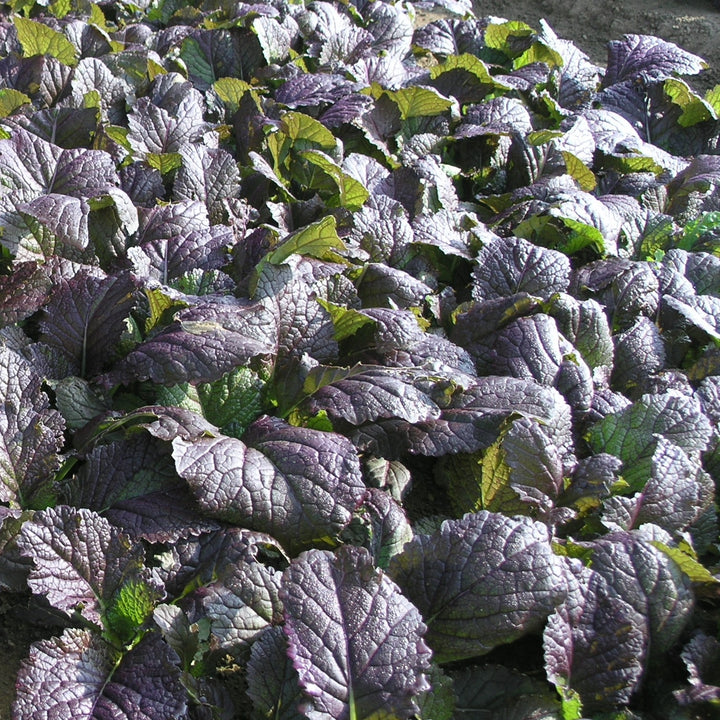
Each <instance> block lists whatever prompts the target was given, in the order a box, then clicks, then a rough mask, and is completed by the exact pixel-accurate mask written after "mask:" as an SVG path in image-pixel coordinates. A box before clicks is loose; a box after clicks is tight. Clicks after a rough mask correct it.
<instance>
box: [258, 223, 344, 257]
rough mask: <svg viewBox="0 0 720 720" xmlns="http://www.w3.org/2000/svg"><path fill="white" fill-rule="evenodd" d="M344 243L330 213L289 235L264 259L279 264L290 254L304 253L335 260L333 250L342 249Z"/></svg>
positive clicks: (309, 255)
mask: <svg viewBox="0 0 720 720" xmlns="http://www.w3.org/2000/svg"><path fill="white" fill-rule="evenodd" d="M344 249H345V243H343V241H342V240H341V239H340V237H339V236H338V234H337V225H336V223H335V218H334V217H333V216H332V215H328V216H327V217H324V218H323V219H322V220H318V221H317V222H314V223H311V224H310V225H307V226H306V227H304V228H303V229H302V230H299V231H298V232H296V233H294V234H292V235H290V236H289V237H288V238H287V240H285V242H283V243H282V245H280V247H279V248H277V249H276V250H274V251H272V252H271V253H269V254H268V255H267V256H266V258H265V259H266V261H267V262H269V263H272V264H273V265H280V264H281V263H283V262H285V260H287V259H288V258H289V257H290V256H291V255H294V254H296V255H304V256H307V257H314V258H317V259H319V260H328V259H332V260H337V259H338V257H337V255H336V254H335V253H334V252H333V250H344Z"/></svg>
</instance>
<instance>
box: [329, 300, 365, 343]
mask: <svg viewBox="0 0 720 720" xmlns="http://www.w3.org/2000/svg"><path fill="white" fill-rule="evenodd" d="M317 301H318V302H319V303H320V305H322V306H323V307H324V308H325V310H327V311H328V313H330V317H331V318H332V321H333V328H334V330H335V339H336V340H337V341H338V342H342V341H343V340H346V339H347V338H349V337H352V336H353V335H354V334H355V333H356V332H357V331H358V330H359V329H360V328H361V327H365V325H368V324H374V323H375V320H373V319H372V318H369V317H368V316H367V315H363V314H362V313H361V312H358V311H357V310H353V309H352V308H346V307H344V306H342V305H336V304H335V303H332V302H330V301H329V300H323V298H318V299H317Z"/></svg>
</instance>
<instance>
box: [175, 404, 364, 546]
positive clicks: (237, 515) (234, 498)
mask: <svg viewBox="0 0 720 720" xmlns="http://www.w3.org/2000/svg"><path fill="white" fill-rule="evenodd" d="M248 434H249V435H247V434H246V437H247V443H246V442H242V441H240V440H236V439H235V438H229V437H224V436H220V437H216V438H200V439H198V440H196V441H195V442H187V441H185V440H181V439H176V440H174V441H173V457H174V458H175V465H176V468H177V471H178V473H179V474H180V476H181V477H182V478H184V479H185V480H187V482H188V483H189V484H190V487H191V489H192V491H193V492H194V493H195V495H196V498H197V501H198V503H199V504H200V506H201V507H202V508H203V509H204V510H205V511H206V512H207V513H209V514H210V515H211V516H213V517H216V518H219V519H223V520H227V521H229V522H232V523H235V524H237V525H240V526H242V527H247V528H251V529H254V530H260V531H262V532H267V533H269V534H270V535H272V536H273V537H276V538H277V539H278V540H280V542H282V543H283V544H287V546H288V547H290V548H294V547H298V546H299V547H302V546H307V545H308V544H311V543H312V542H313V541H316V540H320V539H321V538H325V537H328V536H330V537H332V536H334V535H336V534H337V533H338V532H339V531H340V530H341V529H342V528H343V527H345V525H347V524H348V523H349V522H350V519H351V517H352V513H353V511H354V510H355V508H356V507H357V506H358V505H359V504H360V503H361V502H362V500H363V498H364V495H365V486H364V484H363V482H362V473H361V471H360V461H359V460H358V457H357V453H356V451H355V449H354V447H353V446H352V444H351V443H350V441H349V440H347V439H346V438H344V437H342V436H340V435H337V434H335V433H328V432H322V431H319V430H311V429H309V428H300V427H293V426H291V425H287V424H286V423H284V422H283V421H281V420H278V419H274V418H270V417H265V418H261V419H260V420H258V421H256V422H255V423H254V424H253V425H251V426H250V428H249V430H248Z"/></svg>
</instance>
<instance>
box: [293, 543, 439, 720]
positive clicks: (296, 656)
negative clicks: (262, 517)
mask: <svg viewBox="0 0 720 720" xmlns="http://www.w3.org/2000/svg"><path fill="white" fill-rule="evenodd" d="M281 598H282V600H283V603H284V605H285V631H286V634H287V637H288V645H289V654H290V657H291V658H292V660H293V665H294V666H295V669H296V670H297V672H298V675H299V678H300V686H301V687H302V688H303V690H304V691H305V693H306V694H307V695H309V696H310V699H311V704H312V709H308V710H306V711H305V712H306V715H307V716H308V717H309V718H312V719H313V720H347V719H348V718H356V717H357V718H360V717H362V718H365V717H370V716H372V715H373V714H374V713H378V712H381V711H382V712H386V713H387V712H392V713H395V714H397V715H400V716H407V715H410V714H412V713H413V712H414V711H415V710H416V706H415V703H414V700H413V697H414V696H415V695H417V694H418V693H419V692H422V691H424V690H426V689H428V683H427V680H426V679H425V676H424V674H423V673H425V672H426V671H427V670H428V669H429V665H430V650H429V649H428V647H427V645H425V642H424V641H423V639H422V635H423V633H424V631H425V625H424V624H423V622H422V619H421V617H420V614H419V613H418V611H417V608H415V607H414V606H413V605H412V604H411V603H410V602H409V601H408V600H407V599H406V598H405V597H404V596H403V595H402V594H401V593H400V592H399V590H398V588H397V586H396V585H395V583H393V582H392V581H391V580H390V579H389V578H388V577H387V576H386V575H384V574H383V573H382V572H380V571H379V570H376V569H375V568H374V567H373V566H372V561H371V559H370V555H369V554H368V553H367V552H366V551H365V550H362V549H359V548H355V547H352V546H349V545H346V546H343V547H341V548H340V549H339V550H338V551H337V552H336V553H335V554H334V555H333V554H332V553H330V552H327V551H321V550H310V551H308V552H306V553H303V554H302V555H301V556H300V557H299V558H298V559H297V560H295V561H294V562H293V563H292V564H291V565H290V567H289V568H288V569H287V570H286V572H285V575H284V576H283V580H282V590H281Z"/></svg>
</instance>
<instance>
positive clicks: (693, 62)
mask: <svg viewBox="0 0 720 720" xmlns="http://www.w3.org/2000/svg"><path fill="white" fill-rule="evenodd" d="M705 68H707V63H706V62H705V61H704V60H703V59H702V58H701V57H698V56H697V55H693V54H692V53H690V52H687V50H682V49H681V48H679V47H678V46H677V45H675V43H671V42H668V41H667V40H661V39H660V38H658V37H653V36H652V35H632V34H631V35H625V37H624V38H623V39H622V40H613V41H612V42H609V43H608V64H607V70H606V71H605V77H604V78H603V87H608V86H609V85H614V84H615V83H618V82H622V81H623V80H635V79H636V78H637V77H638V76H641V77H643V78H646V79H647V80H650V81H655V82H657V81H661V80H666V79H667V78H670V77H673V76H675V75H697V73H699V72H700V71H701V70H704V69H705Z"/></svg>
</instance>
